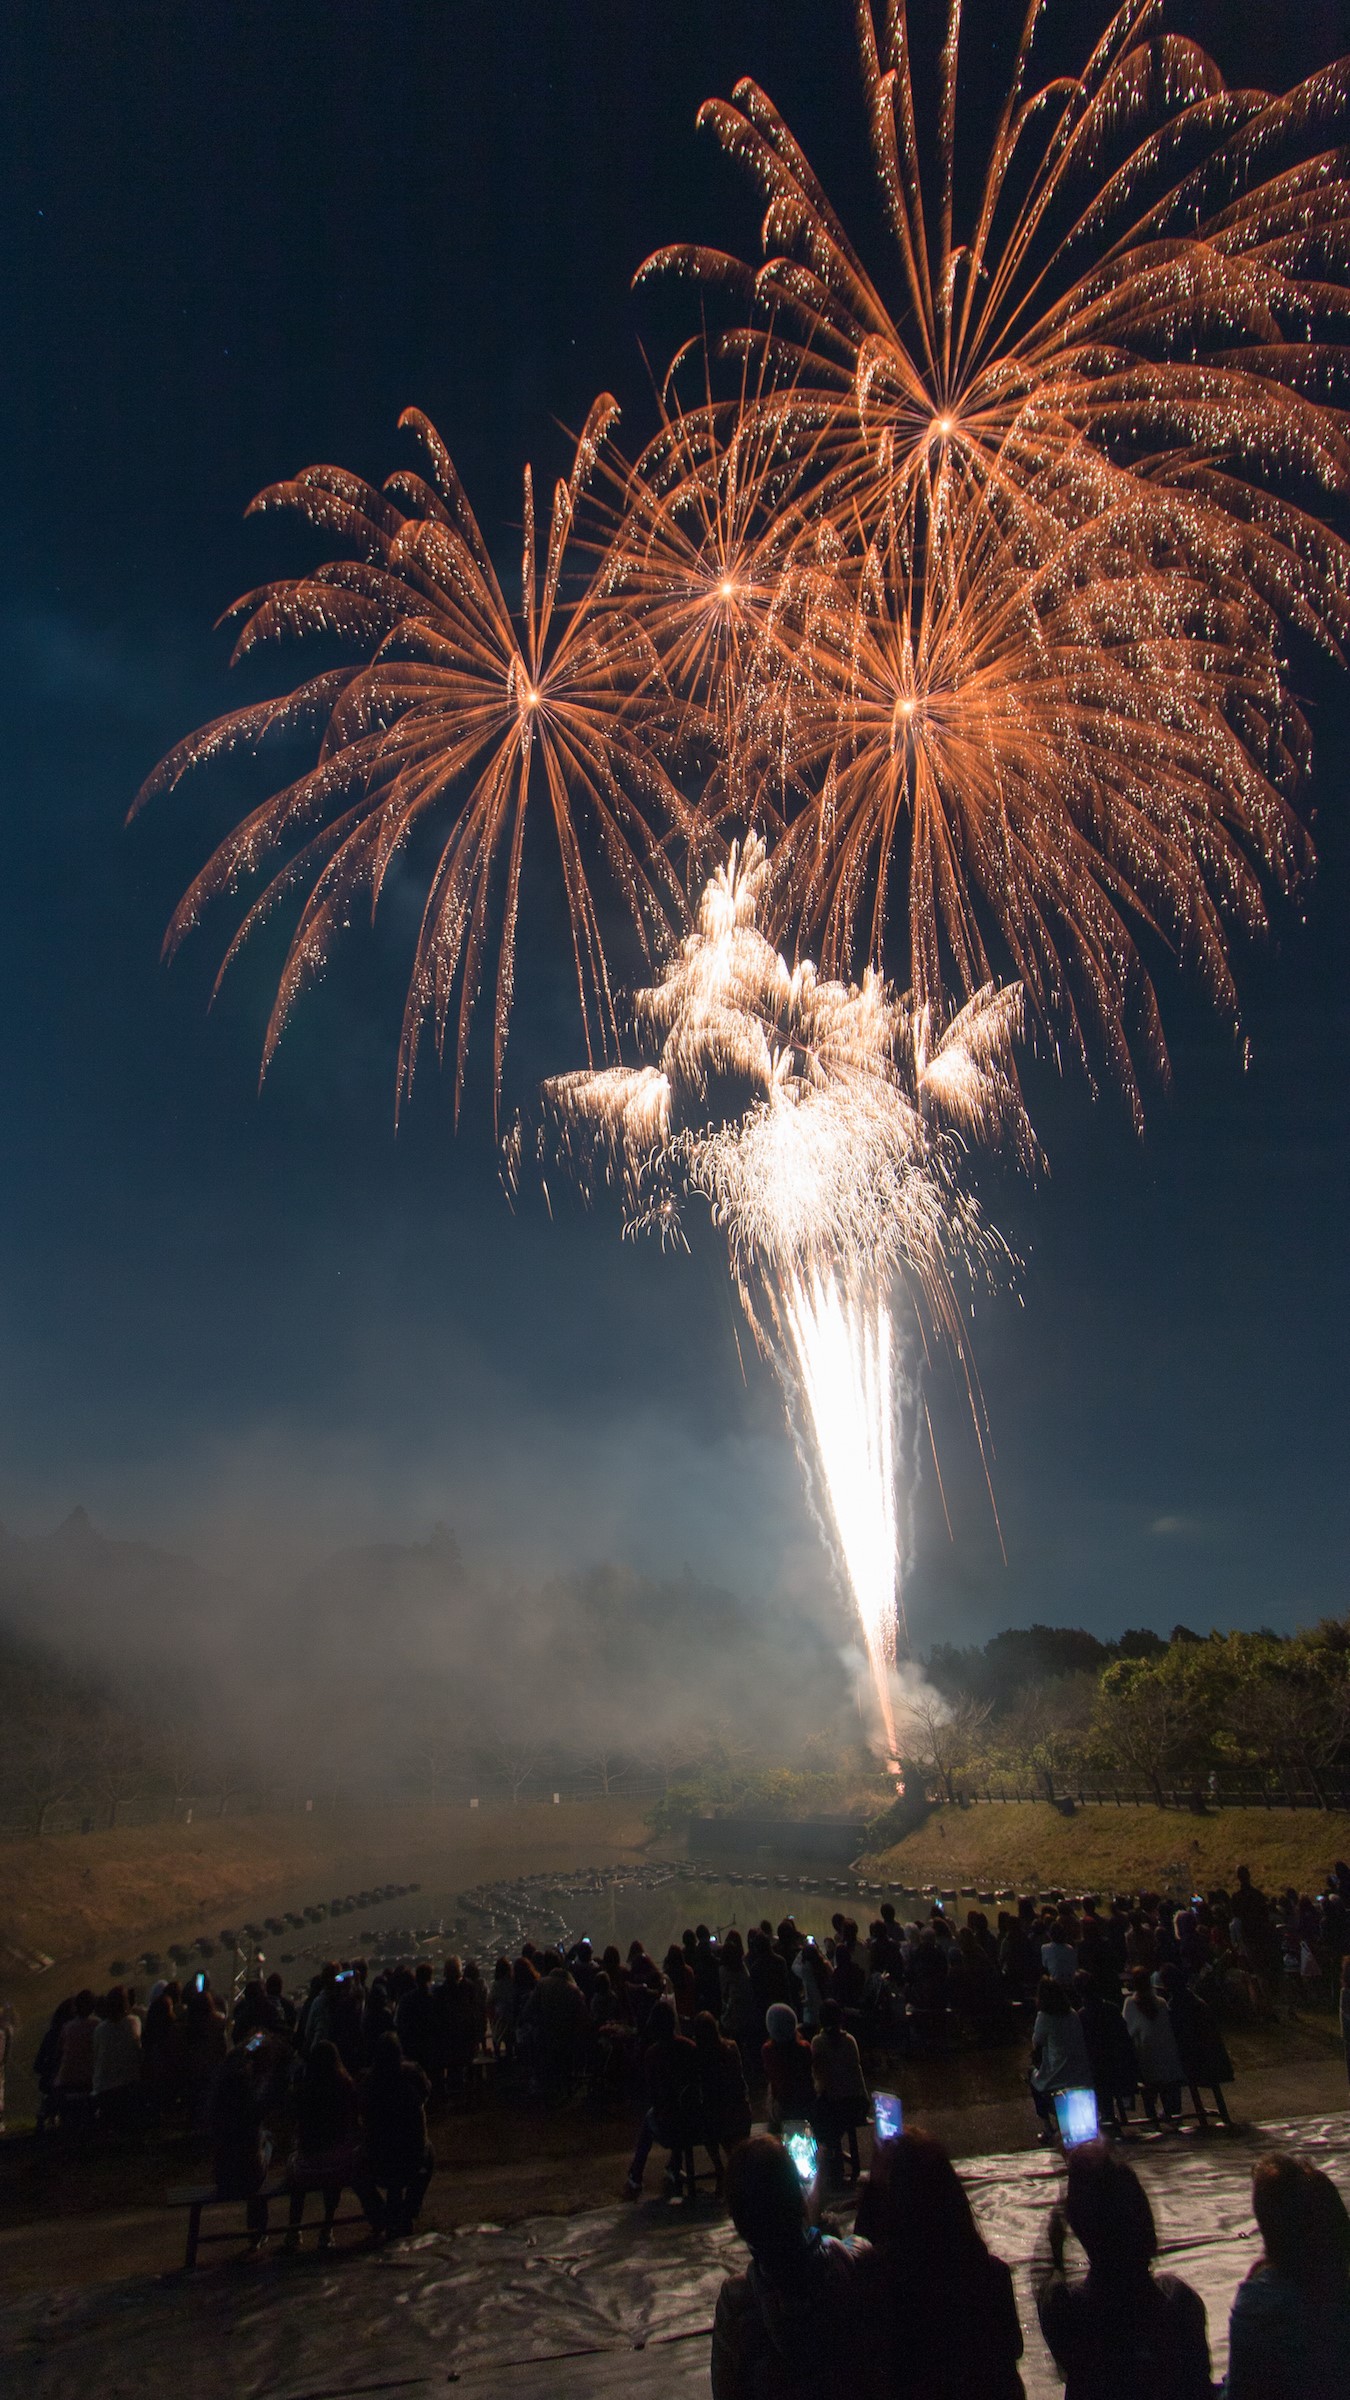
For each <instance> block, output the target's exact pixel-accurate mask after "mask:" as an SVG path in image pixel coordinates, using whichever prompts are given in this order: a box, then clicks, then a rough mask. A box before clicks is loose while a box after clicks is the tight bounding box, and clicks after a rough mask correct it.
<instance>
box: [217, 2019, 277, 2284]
mask: <svg viewBox="0 0 1350 2400" xmlns="http://www.w3.org/2000/svg"><path fill="white" fill-rule="evenodd" d="M224 2022H225V2018H224V2013H223V2012H222V2014H221V2023H222V2025H223V2024H224ZM265 2038H266V2037H264V2040H265ZM267 2068H268V2062H267V2061H266V2059H265V2058H264V2056H263V2053H262V2051H261V2050H258V2051H254V2050H253V2049H252V2048H251V2045H250V2044H249V2043H247V2042H242V2043H240V2044H239V2045H238V2046H237V2047H236V2048H235V2049H233V2050H231V2051H230V2053H229V2055H228V2057H227V2058H226V2060H225V2062H224V2065H223V2066H222V2067H221V2069H220V2073H219V2074H218V2075H217V2077H216V2079H215V2083H214V2086H213V2088H212V2091H211V2095H210V2100H209V2103H208V2107H207V2130H208V2131H209V2133H210V2136H211V2155H212V2171H213V2174H214V2177H215V2185H216V2191H217V2193H218V2194H219V2196H220V2198H221V2199H222V2200H243V2201H245V2202H246V2203H247V2221H248V2230H249V2248H250V2249H251V2250H261V2248H262V2246H263V2243H264V2242H265V2241H266V2239H267V2202H266V2200H265V2199H264V2198H263V2196H262V2193H263V2186H264V2184H265V2183H266V2181H267V2169H268V2164H269V2161H270V2158H271V2144H270V2142H268V2141H267V2140H266V2139H265V2137H264V2133H263V2116H262V2085H263V2080H264V2077H265V2075H266V2073H267Z"/></svg>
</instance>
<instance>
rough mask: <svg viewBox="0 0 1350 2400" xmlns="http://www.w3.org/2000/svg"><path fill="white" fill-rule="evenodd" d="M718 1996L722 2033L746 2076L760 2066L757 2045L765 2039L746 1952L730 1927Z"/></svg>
mask: <svg viewBox="0 0 1350 2400" xmlns="http://www.w3.org/2000/svg"><path fill="white" fill-rule="evenodd" d="M718 1995H719V1999H720V2002H721V2006H720V2008H719V2010H718V2018H719V2022H720V2024H721V2028H722V2031H723V2033H725V2034H727V2035H728V2036H729V2037H730V2039H731V2040H732V2041H733V2042H734V2043H735V2044H736V2046H737V2048H738V2050H739V2051H740V2054H741V2061H742V2064H743V2066H744V2067H745V2070H746V2074H747V2076H748V2075H749V2074H751V2073H752V2072H753V2070H754V2069H755V2068H756V2067H757V2066H758V2065H759V2045H760V2043H761V2042H762V2041H763V2039H764V2011H763V2009H762V2008H761V2007H760V2005H759V2002H758V2000H757V1999H756V1997H755V1987H754V1985H753V1983H752V1982H751V1981H750V1971H749V1968H748V1967H747V1966H746V1963H745V1948H744V1944H743V1943H742V1941H741V1937H740V1935H739V1933H737V1932H736V1931H735V1929H734V1927H733V1929H732V1931H731V1932H730V1933H729V1934H728V1935H727V1938H726V1940H725V1941H724V1942H723V1944H722V1955H721V1958H720V1960H719V1961H718Z"/></svg>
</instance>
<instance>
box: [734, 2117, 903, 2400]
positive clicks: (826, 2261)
mask: <svg viewBox="0 0 1350 2400" xmlns="http://www.w3.org/2000/svg"><path fill="white" fill-rule="evenodd" d="M726 2196H727V2207H728V2209H729V2210H730V2213H731V2221H732V2223H733V2225H734V2226H735V2228H736V2231H737V2233H738V2234H739V2235H740V2237H741V2240H742V2241H743V2242H744V2243H745V2245H746V2247H747V2249H748V2250H749V2252H750V2265H749V2268H748V2270H747V2271H746V2273H745V2274H743V2275H729V2276H728V2277H727V2280H726V2282H725V2283H724V2284H723V2286H722V2289H721V2291H720V2292H719V2294H718V2298H717V2310H716V2314H715V2316H714V2319H713V2337H712V2395H713V2400H760V2396H761V2395H762V2394H764V2393H768V2392H773V2393H783V2394H787V2393H796V2392H802V2393H810V2394H812V2395H813V2400H833V2395H835V2394H839V2395H841V2396H842V2395H844V2394H846V2393H855V2392H858V2391H860V2390H866V2389H867V2388H868V2386H867V2383H866V2380H865V2368H866V2365H867V2349H868V2337H869V2333H870V2326H869V2324H868V2322H867V2320H866V2319H865V2316H864V2311H863V2305H862V2286H861V2283H860V2280H859V2277H860V2272H861V2266H862V2261H863V2259H864V2258H865V2256H866V2248H867V2246H866V2244H865V2243H861V2242H857V2241H841V2240H839V2239H837V2238H836V2237H835V2236H834V2235H831V2234H822V2233H821V2231H820V2230H819V2228H818V2227H817V2226H815V2225H813V2224H812V2223H811V2219H810V2215H809V2211H808V2204H807V2196H806V2192H805V2189H804V2187H803V2185H802V2183H801V2180H800V2178H799V2176H798V2173H797V2169H796V2167H795V2166H794V2165H793V2163H792V2160H791V2158H790V2157H789V2156H788V2153H787V2151H786V2150H785V2149H784V2148H783V2146H782V2144H781V2142H777V2141H775V2140H774V2139H773V2137H772V2135H770V2134H755V2135H752V2137H751V2139H750V2140H749V2141H748V2142H741V2143H740V2144H739V2146H738V2147H737V2148H736V2149H735V2150H733V2152H732V2154H731V2159H730V2162H729V2164H728V2167H727V2182H726Z"/></svg>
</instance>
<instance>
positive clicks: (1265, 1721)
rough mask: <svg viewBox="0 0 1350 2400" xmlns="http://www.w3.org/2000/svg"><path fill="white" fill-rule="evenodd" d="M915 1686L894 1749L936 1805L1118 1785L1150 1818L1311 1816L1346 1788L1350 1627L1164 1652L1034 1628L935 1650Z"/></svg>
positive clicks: (1142, 1642)
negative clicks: (1239, 1797)
mask: <svg viewBox="0 0 1350 2400" xmlns="http://www.w3.org/2000/svg"><path fill="white" fill-rule="evenodd" d="M925 1671H926V1675H927V1689H923V1688H921V1689H920V1690H919V1691H918V1692H917V1693H916V1695H915V1697H914V1699H913V1701H912V1702H911V1704H910V1707H909V1709H908V1711H907V1714H906V1718H905V1724H904V1733H903V1740H902V1747H903V1748H904V1749H905V1750H906V1752H907V1755H908V1757H909V1759H910V1760H911V1762H912V1763H913V1765H914V1767H915V1768H916V1769H917V1770H918V1771H919V1773H920V1774H921V1775H922V1776H923V1778H924V1780H925V1782H926V1783H927V1784H928V1786H929V1788H930V1789H932V1790H933V1791H934V1793H935V1796H937V1797H940V1798H943V1799H946V1800H957V1799H959V1798H960V1797H961V1796H962V1793H963V1791H967V1790H969V1789H971V1788H978V1787H979V1785H980V1784H981V1783H987V1782H988V1781H989V1779H990V1778H996V1777H1007V1776H1012V1777H1015V1778H1016V1779H1017V1780H1018V1782H1019V1784H1020V1783H1021V1782H1023V1781H1025V1782H1026V1783H1027V1784H1029V1785H1030V1786H1031V1787H1032V1788H1033V1789H1035V1790H1036V1791H1038V1792H1042V1793H1043V1794H1044V1795H1045V1797H1046V1798H1047V1799H1056V1798H1058V1797H1060V1796H1061V1795H1063V1794H1064V1793H1066V1792H1070V1791H1072V1790H1073V1789H1074V1788H1075V1786H1081V1785H1085V1784H1094V1785H1100V1784H1101V1783H1103V1782H1105V1783H1107V1784H1111V1783H1113V1782H1114V1783H1117V1784H1118V1783H1120V1782H1121V1781H1123V1782H1125V1783H1126V1784H1127V1785H1128V1786H1129V1787H1130V1788H1131V1789H1133V1790H1138V1791H1142V1792H1146V1793H1147V1794H1148V1795H1149V1796H1150V1797H1151V1798H1152V1799H1154V1800H1156V1801H1157V1802H1158V1803H1159V1805H1162V1804H1163V1803H1164V1802H1165V1801H1166V1800H1167V1799H1168V1798H1169V1797H1171V1796H1172V1795H1173V1794H1175V1793H1178V1792H1189V1793H1195V1794H1197V1795H1200V1796H1204V1795H1205V1794H1206V1793H1208V1792H1211V1791H1215V1790H1217V1791H1218V1792H1220V1793H1222V1792H1223V1791H1225V1790H1229V1791H1244V1792H1248V1793H1253V1792H1255V1793H1265V1794H1267V1795H1270V1796H1275V1797H1279V1798H1282V1799H1288V1800H1303V1801H1312V1802H1314V1803H1315V1804H1316V1805H1318V1806H1320V1807H1323V1808H1326V1807H1332V1806H1337V1805H1339V1804H1340V1803H1341V1801H1342V1800H1343V1798H1344V1795H1345V1792H1346V1790H1347V1788H1348V1787H1350V1617H1345V1618H1324V1619H1323V1620H1322V1622H1321V1623H1320V1624H1318V1625H1316V1626H1314V1627H1311V1628H1307V1629H1305V1630H1303V1631H1301V1632H1298V1633H1294V1634H1290V1635H1281V1634H1277V1633H1273V1632H1271V1631H1270V1630H1269V1629H1263V1630H1262V1631H1260V1632H1257V1633H1219V1632H1214V1633H1210V1634H1208V1635H1200V1634H1198V1633H1195V1632H1193V1631H1192V1629H1191V1628H1190V1627H1189V1626H1186V1625H1177V1626H1175V1627H1174V1628H1173V1631H1172V1634H1171V1636H1170V1638H1169V1639H1168V1640H1166V1641H1164V1640H1163V1639H1162V1637H1161V1636H1160V1635H1158V1634H1155V1633H1151V1632H1148V1631H1133V1632H1129V1633H1126V1634H1124V1635H1122V1636H1121V1638H1120V1640H1119V1641H1117V1642H1102V1641H1099V1640H1098V1639H1097V1637H1096V1636H1095V1635H1093V1634H1090V1633H1087V1632H1085V1631H1083V1630H1081V1629H1079V1628H1069V1627H1059V1626H1044V1625H1033V1626H1030V1627H1028V1628H1025V1629H1021V1630H1016V1631H1009V1632H1007V1633H1002V1634H999V1635H996V1636H995V1638H994V1640H993V1641H991V1642H989V1643H987V1644H986V1645H985V1647H984V1648H983V1649H982V1650H981V1649H964V1650H963V1649H957V1648H954V1647H952V1646H951V1645H950V1644H947V1645H942V1646H939V1647H938V1648H936V1649H934V1650H933V1652H932V1653H931V1655H930V1657H929V1658H928V1659H927V1661H926V1662H925Z"/></svg>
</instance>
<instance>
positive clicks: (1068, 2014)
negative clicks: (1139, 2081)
mask: <svg viewBox="0 0 1350 2400" xmlns="http://www.w3.org/2000/svg"><path fill="white" fill-rule="evenodd" d="M1029 2081H1030V2085H1031V2097H1032V2100H1033V2101H1034V2103H1035V2107H1036V2114H1037V2116H1038V2117H1039V2118H1040V2120H1041V2130H1040V2135H1039V2139H1040V2140H1041V2141H1042V2142H1043V2143H1049V2142H1053V2141H1054V2140H1055V2138H1056V2129H1057V2119H1056V2116H1055V2099H1056V2096H1057V2094H1058V2093H1060V2092H1071V2091H1076V2090H1081V2089H1082V2088H1084V2087H1085V2086H1086V2085H1088V2084H1090V2083H1091V2082H1092V2061H1091V2059H1090V2058H1089V2057H1088V2047H1087V2042H1086V2040H1085V2039H1084V2035H1083V2028H1082V2026H1081V2024H1080V2023H1079V2021H1078V2018H1077V2017H1076V2016H1075V2015H1074V2010H1073V2002H1072V2001H1071V1999H1070V1998H1069V1995H1068V1993H1067V1991H1066V1990H1065V1988H1064V1986H1063V1984H1062V1983H1056V1982H1055V1980H1054V1977H1053V1976H1051V1975H1042V1977H1041V1988H1040V1992H1039V1994H1038V1997H1037V2003H1036V2021H1035V2024H1034V2025H1033V2026H1032V2028H1031V2074H1030V2077H1029Z"/></svg>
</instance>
